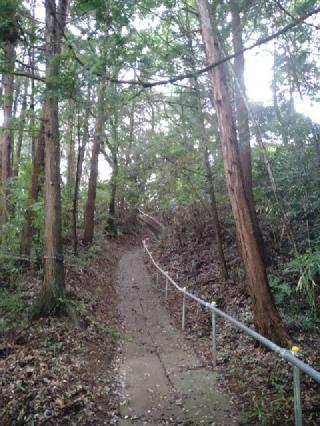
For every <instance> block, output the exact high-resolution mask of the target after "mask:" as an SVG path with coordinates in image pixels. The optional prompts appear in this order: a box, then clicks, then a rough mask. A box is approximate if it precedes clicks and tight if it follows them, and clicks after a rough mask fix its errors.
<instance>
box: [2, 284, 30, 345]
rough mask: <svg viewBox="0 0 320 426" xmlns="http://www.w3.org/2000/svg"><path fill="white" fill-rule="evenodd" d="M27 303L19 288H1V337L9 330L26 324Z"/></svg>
mask: <svg viewBox="0 0 320 426" xmlns="http://www.w3.org/2000/svg"><path fill="white" fill-rule="evenodd" d="M25 308H26V304H25V302H24V300H23V298H22V294H21V292H20V291H19V290H13V289H11V290H7V289H3V288H0V318H1V319H0V337H1V336H3V335H5V334H6V333H7V332H8V331H9V330H11V329H12V328H16V327H23V326H24V325H25V324H26V318H25V315H24V312H25Z"/></svg>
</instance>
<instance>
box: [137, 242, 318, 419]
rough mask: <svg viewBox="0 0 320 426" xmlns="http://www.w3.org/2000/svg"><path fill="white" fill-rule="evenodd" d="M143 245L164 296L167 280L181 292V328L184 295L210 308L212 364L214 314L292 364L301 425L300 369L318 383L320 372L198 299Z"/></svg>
mask: <svg viewBox="0 0 320 426" xmlns="http://www.w3.org/2000/svg"><path fill="white" fill-rule="evenodd" d="M143 247H144V249H145V251H146V253H147V254H148V256H149V257H150V259H151V262H152V263H153V265H154V266H155V267H156V269H157V271H159V272H161V274H162V275H164V276H165V277H166V288H165V292H166V297H167V295H168V282H170V283H171V284H173V286H174V287H175V288H176V289H177V290H178V291H180V292H181V293H182V294H183V301H182V329H184V326H185V316H186V305H185V303H186V300H185V298H186V296H188V297H189V298H190V299H193V300H195V301H196V302H197V303H199V304H200V305H202V306H205V307H206V308H208V309H210V310H211V311H212V355H213V361H214V365H215V364H216V342H215V340H216V320H215V314H217V315H219V316H221V317H222V318H224V319H226V320H227V321H229V322H231V323H232V324H233V325H235V326H236V327H238V328H240V329H241V330H243V331H244V332H245V333H246V334H248V335H249V336H251V337H253V338H254V339H256V340H258V341H259V342H261V343H262V344H263V345H264V346H266V347H267V348H269V349H271V350H272V351H273V352H275V353H277V354H278V355H280V357H281V358H283V359H285V360H286V361H288V362H289V363H290V364H292V366H293V369H294V386H293V387H294V405H295V424H296V426H301V425H302V410H301V398H300V370H301V371H303V372H304V373H306V374H307V375H308V376H310V377H312V378H313V379H314V380H315V381H317V382H318V383H320V372H319V371H317V370H315V369H314V368H313V367H311V366H310V365H308V364H306V363H305V362H303V361H301V360H300V359H299V358H298V357H297V355H296V352H295V351H293V350H288V349H285V348H282V347H280V346H278V345H277V344H276V343H274V342H272V341H271V340H269V339H267V338H266V337H264V336H262V335H261V334H259V333H257V332H256V331H254V330H252V329H251V328H250V327H248V326H246V325H245V324H243V323H242V322H240V321H238V320H236V319H235V318H233V317H232V316H231V315H228V314H227V313H225V312H224V311H222V310H221V309H219V308H217V307H216V304H215V302H212V303H208V302H206V301H205V300H202V299H200V298H199V297H197V296H195V295H194V294H192V293H190V292H189V291H187V289H186V288H185V287H180V286H179V285H178V284H177V283H176V282H175V281H174V280H173V279H172V278H171V277H170V276H169V274H168V272H166V271H164V270H163V269H162V268H161V267H160V266H159V265H158V264H157V263H156V261H155V260H154V258H153V256H152V254H151V252H150V250H149V249H148V247H147V244H146V241H145V240H143ZM159 272H157V282H158V280H159V275H158V274H159Z"/></svg>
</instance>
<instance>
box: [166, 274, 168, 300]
mask: <svg viewBox="0 0 320 426" xmlns="http://www.w3.org/2000/svg"><path fill="white" fill-rule="evenodd" d="M166 300H168V277H167V275H166Z"/></svg>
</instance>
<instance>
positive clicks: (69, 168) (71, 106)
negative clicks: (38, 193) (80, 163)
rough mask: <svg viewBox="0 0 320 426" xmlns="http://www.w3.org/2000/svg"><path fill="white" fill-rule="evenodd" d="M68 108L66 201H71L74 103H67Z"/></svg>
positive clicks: (72, 186) (74, 159) (73, 168)
mask: <svg viewBox="0 0 320 426" xmlns="http://www.w3.org/2000/svg"><path fill="white" fill-rule="evenodd" d="M68 107H69V119H68V130H69V131H68V136H67V141H68V144H69V146H68V148H69V151H68V158H67V193H68V199H69V200H72V199H73V190H74V181H75V168H76V156H75V154H76V153H75V132H74V127H75V126H74V102H73V101H69V102H68Z"/></svg>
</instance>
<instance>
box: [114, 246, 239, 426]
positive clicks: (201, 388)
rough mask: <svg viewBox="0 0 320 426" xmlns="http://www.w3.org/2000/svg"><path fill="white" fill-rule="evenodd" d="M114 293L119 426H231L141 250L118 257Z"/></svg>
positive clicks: (211, 377)
mask: <svg viewBox="0 0 320 426" xmlns="http://www.w3.org/2000/svg"><path fill="white" fill-rule="evenodd" d="M118 295H119V299H120V305H119V309H120V314H121V315H122V317H123V321H124V332H125V334H126V335H127V336H128V337H129V340H126V341H125V342H124V344H123V359H122V364H121V367H120V376H121V381H122V386H123V401H122V403H121V420H120V421H119V425H121V426H122V425H131V424H137V425H162V424H175V425H235V424H237V421H236V419H235V416H234V412H233V410H232V407H231V404H230V401H229V399H228V397H227V396H226V395H224V394H223V392H222V391H221V389H220V388H219V386H218V384H217V379H216V375H215V373H214V372H213V371H212V370H211V369H207V368H204V367H203V366H202V365H201V362H200V361H199V359H198V358H197V356H196V354H195V352H194V350H193V349H192V347H190V346H188V344H187V342H186V341H185V339H184V337H183V334H182V333H181V331H180V330H177V329H176V328H175V326H174V325H173V324H172V321H171V319H170V317H169V314H168V312H167V310H166V308H165V306H163V305H162V304H161V302H160V300H159V295H158V292H157V290H156V289H154V288H153V286H152V283H151V281H150V276H149V274H148V272H147V270H146V266H145V264H144V263H143V251H142V249H132V250H130V251H128V252H127V253H125V254H124V255H123V257H122V258H121V260H120V263H119V270H118Z"/></svg>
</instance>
